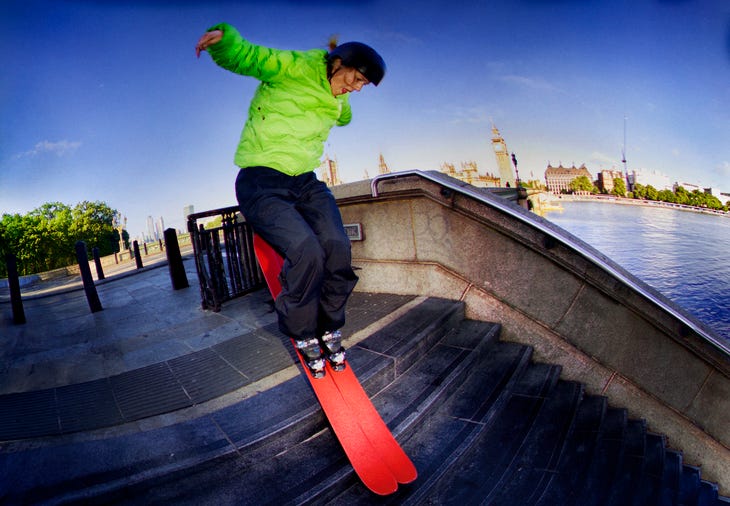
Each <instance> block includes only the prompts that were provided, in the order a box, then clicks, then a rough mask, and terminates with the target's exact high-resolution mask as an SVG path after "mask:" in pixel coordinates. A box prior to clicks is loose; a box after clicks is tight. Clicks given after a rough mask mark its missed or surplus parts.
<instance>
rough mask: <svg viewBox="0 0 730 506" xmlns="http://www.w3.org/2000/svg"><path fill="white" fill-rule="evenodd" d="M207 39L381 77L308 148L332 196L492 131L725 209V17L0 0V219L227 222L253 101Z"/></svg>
mask: <svg viewBox="0 0 730 506" xmlns="http://www.w3.org/2000/svg"><path fill="white" fill-rule="evenodd" d="M220 21H225V22H228V23H231V24H232V25H234V26H236V27H237V28H238V29H239V31H240V32H241V33H242V34H243V35H244V36H245V37H247V38H248V39H249V40H251V41H253V42H255V43H259V44H263V45H269V46H272V47H279V48H291V49H309V48H313V47H324V46H325V45H326V43H327V40H328V38H329V37H330V35H332V34H338V35H339V38H340V41H341V42H344V41H347V40H361V41H363V42H367V43H369V44H370V45H372V46H373V47H375V48H376V49H377V50H378V51H379V52H380V53H381V54H382V55H383V57H384V59H385V60H386V62H387V64H388V73H387V74H386V77H385V79H384V80H383V82H382V83H381V85H380V86H379V87H377V88H375V87H372V86H368V87H366V88H365V89H364V90H363V91H362V92H361V93H360V94H354V95H353V97H352V99H351V102H352V105H353V114H354V118H353V122H352V123H351V124H350V125H349V126H347V127H345V128H336V129H334V130H333V131H332V134H331V135H330V138H329V141H328V143H327V146H326V152H327V153H328V154H329V155H330V157H333V158H336V159H337V161H338V163H339V167H340V172H341V176H342V178H343V179H344V180H345V181H346V182H352V181H356V180H359V179H362V178H363V177H364V174H365V171H368V172H369V174H370V175H371V176H372V175H374V174H376V173H377V166H378V155H379V154H381V153H382V154H383V156H384V157H385V160H386V162H387V163H388V165H389V166H390V168H391V169H392V170H405V169H414V168H415V169H423V170H433V169H438V168H439V167H440V166H441V164H442V163H444V162H451V163H454V164H456V165H457V166H458V164H459V163H461V162H463V161H476V162H477V165H478V167H479V168H480V170H482V171H486V172H493V173H497V172H498V170H497V164H496V160H495V158H494V155H493V153H492V151H491V143H490V138H491V124H492V122H494V124H495V125H496V126H497V127H498V128H499V129H500V131H501V132H502V134H503V136H504V138H505V139H506V142H507V146H508V148H509V150H510V151H514V152H515V154H516V156H517V159H518V161H519V169H520V175H521V176H522V177H523V178H525V177H528V178H529V177H530V175H532V177H534V178H539V179H542V178H543V174H544V171H545V168H546V167H547V164H548V163H552V164H554V165H556V164H558V163H563V164H564V165H572V164H574V163H575V164H576V165H580V164H582V163H585V164H586V166H587V167H588V169H589V170H590V171H591V172H592V173H594V174H595V172H596V171H597V170H599V169H600V168H611V167H616V168H621V167H622V164H621V151H622V146H623V135H624V134H623V132H624V130H623V128H624V118H626V126H627V144H626V152H627V159H628V166H629V169H630V170H631V169H643V170H657V171H660V172H662V173H664V174H667V175H668V176H669V177H670V178H671V180H678V181H686V182H691V183H695V184H700V185H703V186H714V187H721V188H723V189H726V190H727V189H730V84H729V83H730V2H729V1H727V0H610V1H609V0H605V1H602V0H554V1H551V0H511V1H494V0H492V1H487V0H482V1H461V0H449V1H446V0H422V1H419V2H415V1H413V0H372V1H363V0H359V1H355V0H352V1H348V2H341V1H328V0H310V1H306V0H304V1H299V2H293V1H291V2H289V1H284V0H278V1H277V0H274V1H266V2H257V1H252V0H251V1H233V0H228V1H219V2H214V1H212V2H203V1H200V2H195V1H192V0H177V1H175V0H169V1H165V0H152V1H143V0H118V1H117V0H55V1H37V0H3V1H2V2H0V40H1V41H2V46H3V48H4V54H3V63H4V65H3V71H2V73H1V74H0V117H2V121H1V122H0V213H16V212H17V213H25V212H28V211H30V210H32V209H34V208H36V207H38V206H40V205H42V204H43V203H45V202H50V201H61V202H64V203H66V204H69V205H74V204H76V203H77V202H80V201H83V200H102V201H105V202H107V203H108V204H109V205H111V206H112V207H114V208H116V209H118V210H119V211H120V212H122V214H124V215H125V216H127V218H128V223H127V226H128V229H129V231H130V233H131V234H132V235H133V236H134V235H136V234H139V233H142V232H143V231H144V230H145V229H146V218H147V216H148V215H151V216H153V217H155V218H158V217H159V216H163V217H164V219H165V225H166V226H173V227H176V228H184V222H183V216H182V213H183V207H184V206H185V205H188V204H192V205H194V206H195V209H196V211H202V210H208V209H214V208H218V207H224V206H227V205H233V204H235V196H234V192H233V183H234V180H235V176H236V172H237V169H236V167H235V166H234V165H233V153H234V151H235V148H236V144H237V142H238V137H239V135H240V131H241V127H242V126H243V123H244V121H245V115H246V111H247V107H248V102H249V100H250V98H251V96H252V94H253V91H254V89H255V87H256V85H257V82H256V81H255V80H253V79H251V78H246V77H241V76H237V75H234V74H231V73H228V72H226V71H224V70H222V69H219V68H217V67H216V66H215V65H214V64H213V63H212V61H211V60H210V58H209V57H208V55H207V54H203V55H202V56H201V58H200V59H199V60H198V59H196V58H195V53H194V46H195V43H196V41H197V39H198V38H199V37H200V35H201V34H202V33H203V32H204V31H205V30H206V28H207V27H209V26H211V25H213V24H215V23H217V22H220Z"/></svg>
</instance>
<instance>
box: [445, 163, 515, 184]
mask: <svg viewBox="0 0 730 506" xmlns="http://www.w3.org/2000/svg"><path fill="white" fill-rule="evenodd" d="M441 172H443V173H444V174H446V175H448V176H451V177H453V178H456V179H459V180H460V181H464V182H465V183H468V184H470V185H472V186H476V187H479V188H490V187H491V188H494V187H498V186H501V185H500V179H499V178H498V177H496V176H494V174H489V173H485V174H480V173H479V169H477V164H476V162H462V163H461V170H456V168H455V167H454V164H453V163H444V164H442V165H441Z"/></svg>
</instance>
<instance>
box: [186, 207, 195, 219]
mask: <svg viewBox="0 0 730 506" xmlns="http://www.w3.org/2000/svg"><path fill="white" fill-rule="evenodd" d="M194 213H195V206H193V205H192V204H191V205H187V206H185V207H183V221H186V222H187V221H188V216H190V215H191V214H194Z"/></svg>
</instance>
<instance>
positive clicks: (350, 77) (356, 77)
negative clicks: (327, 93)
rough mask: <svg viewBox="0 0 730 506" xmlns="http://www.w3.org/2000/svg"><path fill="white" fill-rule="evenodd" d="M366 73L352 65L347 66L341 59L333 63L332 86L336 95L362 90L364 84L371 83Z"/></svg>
mask: <svg viewBox="0 0 730 506" xmlns="http://www.w3.org/2000/svg"><path fill="white" fill-rule="evenodd" d="M369 83H370V81H368V80H367V79H366V78H365V76H364V75H362V74H361V73H360V72H359V71H358V70H356V69H354V68H352V67H345V66H344V65H342V62H341V61H340V60H335V62H334V63H333V64H332V77H331V78H330V86H331V87H332V94H333V95H334V96H337V95H343V94H345V93H350V92H353V91H360V90H361V89H362V87H363V86H365V85H366V84H369Z"/></svg>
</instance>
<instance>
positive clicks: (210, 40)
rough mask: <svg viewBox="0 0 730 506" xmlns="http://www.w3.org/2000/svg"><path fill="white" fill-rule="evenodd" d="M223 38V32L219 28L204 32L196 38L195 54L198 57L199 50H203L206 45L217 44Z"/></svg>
mask: <svg viewBox="0 0 730 506" xmlns="http://www.w3.org/2000/svg"><path fill="white" fill-rule="evenodd" d="M222 38H223V32H222V31H221V30H212V31H210V32H205V33H204V34H203V36H202V37H200V39H199V40H198V43H197V44H196V45H195V56H197V57H198V58H200V52H201V51H205V50H206V49H207V48H208V47H210V46H212V45H213V44H217V43H218V42H220V40H221V39H222Z"/></svg>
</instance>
